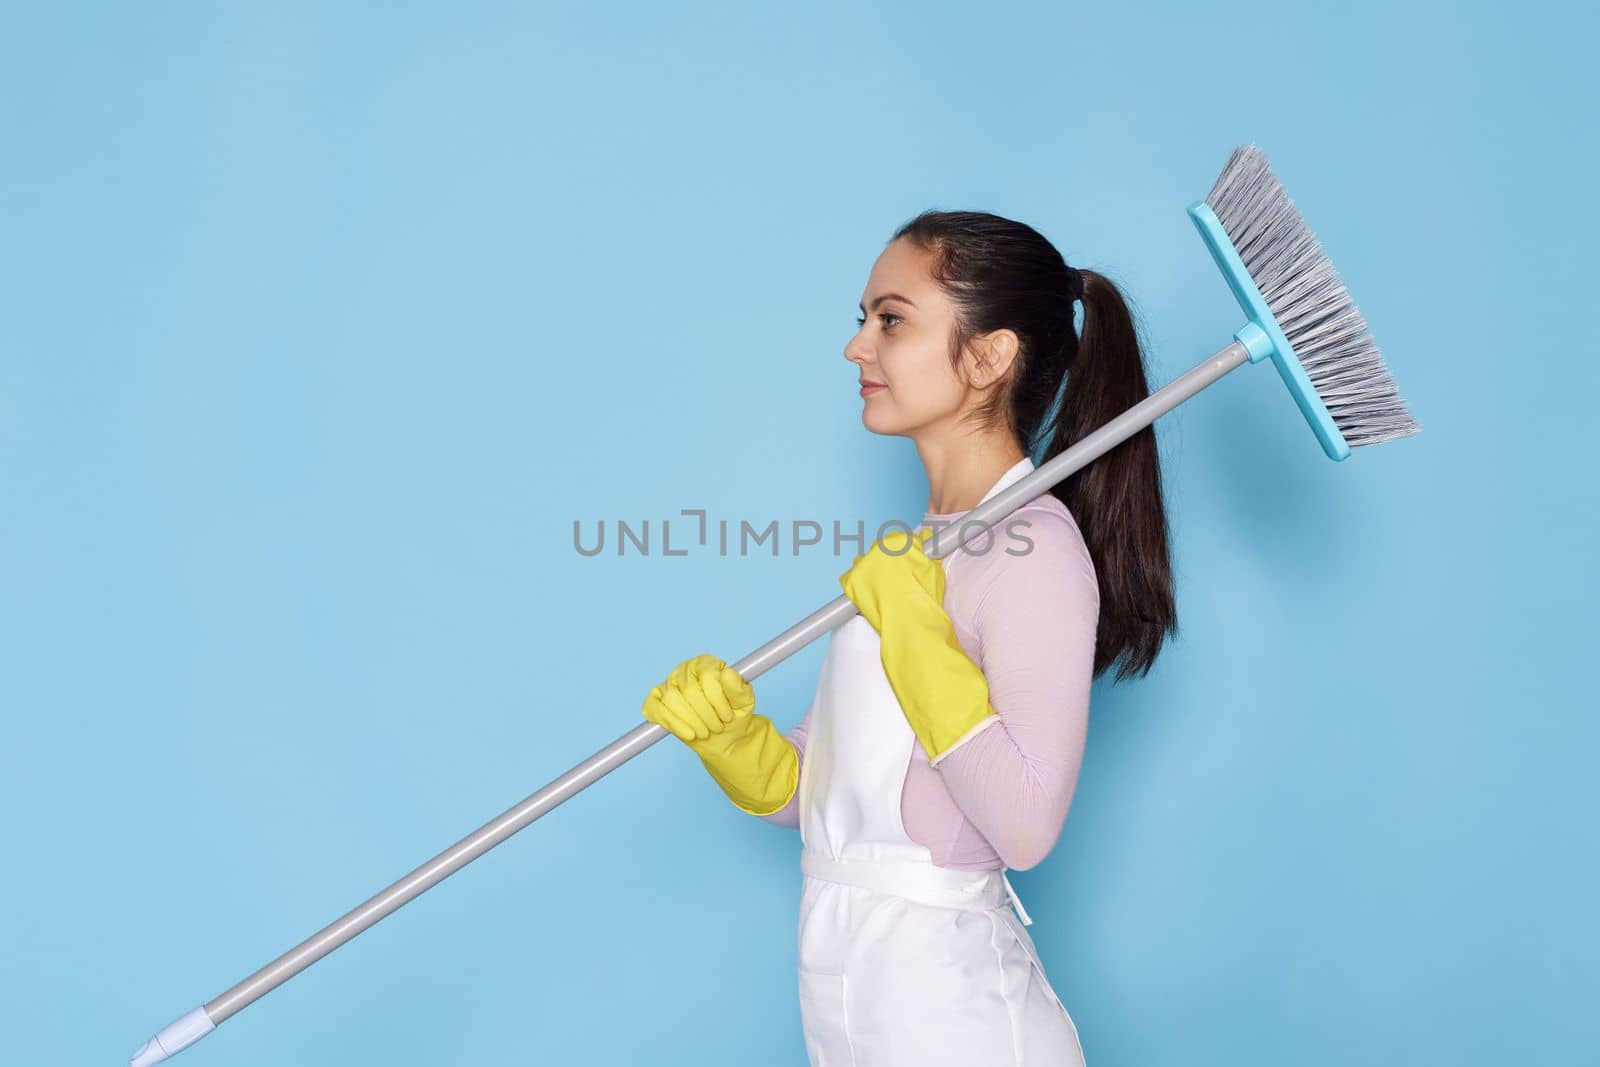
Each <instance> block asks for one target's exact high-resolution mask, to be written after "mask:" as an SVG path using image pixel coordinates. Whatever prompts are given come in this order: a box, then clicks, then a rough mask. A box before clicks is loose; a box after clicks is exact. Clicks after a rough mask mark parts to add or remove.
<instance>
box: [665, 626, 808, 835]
mask: <svg viewBox="0 0 1600 1067" xmlns="http://www.w3.org/2000/svg"><path fill="white" fill-rule="evenodd" d="M755 706H756V693H755V690H754V689H752V688H750V683H749V682H746V681H745V680H744V679H743V678H741V677H739V672H738V671H736V670H734V669H733V668H732V667H730V666H728V665H727V664H726V663H724V662H723V661H722V660H720V659H718V658H717V657H715V656H713V655H709V654H706V653H702V654H701V655H698V656H695V657H693V658H691V659H686V660H684V661H683V662H682V663H680V664H678V665H677V666H676V667H674V668H673V670H672V673H671V674H670V675H668V676H667V680H666V681H665V682H662V683H661V684H660V685H658V686H655V687H654V688H652V689H651V690H650V694H649V695H648V696H646V697H645V699H644V717H645V718H646V719H649V720H650V721H651V722H653V723H657V724H659V725H661V726H664V727H666V728H667V729H668V730H671V731H672V733H673V734H674V735H675V736H676V737H677V738H678V740H680V741H682V742H683V743H684V744H686V745H688V746H689V748H690V749H692V750H693V751H694V753H695V754H696V755H697V756H699V757H700V762H701V763H703V764H705V768H706V771H707V772H708V773H709V774H710V775H711V777H712V778H713V779H715V780H716V783H717V784H718V785H720V786H721V787H722V791H723V792H724V793H726V794H728V799H729V800H731V801H733V803H734V805H735V806H737V807H738V808H739V810H741V811H745V812H749V813H750V814H751V815H771V814H772V813H773V812H776V811H782V810H783V807H784V805H786V804H788V803H789V800H790V798H791V797H793V796H794V792H795V789H796V788H797V787H798V786H799V784H800V757H799V755H797V754H796V753H795V750H794V745H792V744H790V742H789V739H788V738H787V737H785V736H783V734H781V733H779V732H778V728H777V727H776V726H774V725H773V724H772V720H771V719H769V718H767V717H766V716H765V715H758V714H756V713H755Z"/></svg>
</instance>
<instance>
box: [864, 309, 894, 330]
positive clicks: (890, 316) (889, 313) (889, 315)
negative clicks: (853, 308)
mask: <svg viewBox="0 0 1600 1067" xmlns="http://www.w3.org/2000/svg"><path fill="white" fill-rule="evenodd" d="M878 318H880V319H886V320H887V319H895V320H898V319H899V318H900V316H899V315H896V314H895V313H894V312H892V311H885V312H884V313H883V314H882V315H879V316H878ZM866 324H867V320H866V319H865V318H862V317H860V316H857V317H856V325H857V326H865V325H866ZM883 328H884V329H885V330H887V329H890V328H891V327H890V325H889V323H888V322H885V323H884V324H883Z"/></svg>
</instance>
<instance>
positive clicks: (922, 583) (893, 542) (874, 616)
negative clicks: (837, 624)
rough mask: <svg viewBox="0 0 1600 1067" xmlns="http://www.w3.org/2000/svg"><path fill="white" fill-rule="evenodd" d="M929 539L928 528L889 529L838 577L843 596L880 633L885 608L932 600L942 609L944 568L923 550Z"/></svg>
mask: <svg viewBox="0 0 1600 1067" xmlns="http://www.w3.org/2000/svg"><path fill="white" fill-rule="evenodd" d="M932 536H933V531H932V530H931V529H929V528H927V527H923V528H922V529H920V530H918V531H917V532H916V533H915V534H914V535H913V534H908V533H907V532H906V531H904V530H890V531H889V532H888V533H886V534H884V535H883V536H882V537H880V538H879V539H878V540H877V541H874V542H873V544H872V547H871V548H869V549H868V550H867V551H866V552H864V553H862V554H861V555H859V556H857V557H855V561H854V562H853V563H851V565H850V569H849V570H848V571H846V572H845V573H843V574H841V575H840V576H839V584H840V585H841V586H842V587H843V588H844V592H845V595H846V596H848V597H849V598H850V600H851V602H852V603H854V604H855V606H856V609H857V610H858V611H860V612H861V614H862V615H864V616H866V619H867V621H868V622H870V623H871V624H872V628H873V629H874V630H877V631H878V632H879V633H882V632H883V626H882V622H883V613H884V607H885V605H891V606H892V605H894V604H897V603H903V602H905V601H907V600H912V599H923V598H927V597H932V598H933V603H934V604H935V605H938V606H939V607H940V608H941V609H942V608H943V606H944V565H943V564H942V563H940V562H939V561H938V560H936V559H934V558H933V557H931V556H929V555H928V554H927V553H926V552H924V551H923V550H922V547H923V545H925V544H926V543H927V541H928V538H930V537H932Z"/></svg>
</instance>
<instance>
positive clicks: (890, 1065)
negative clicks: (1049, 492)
mask: <svg viewBox="0 0 1600 1067" xmlns="http://www.w3.org/2000/svg"><path fill="white" fill-rule="evenodd" d="M1029 469H1032V465H1031V464H1029ZM1008 473H1009V472H1008ZM1025 473H1027V471H1021V472H1019V473H1017V474H1016V477H1020V476H1021V475H1022V474H1025ZM1011 480H1013V481H1014V480H1015V478H1012V479H1011ZM998 488H999V486H997V487H996V490H991V495H992V494H993V492H994V491H997V490H998ZM961 555H962V553H960V552H956V553H954V554H952V555H947V556H945V557H943V559H942V560H941V562H942V563H944V564H945V566H946V570H947V572H948V569H949V564H950V561H951V560H952V559H955V558H960V557H961ZM990 729H994V727H990ZM917 743H918V742H917V739H916V735H915V734H914V733H912V731H911V725H910V723H908V722H907V721H906V717H905V713H904V712H903V711H901V709H900V704H899V702H898V700H897V699H896V698H895V695H894V690H893V689H891V688H890V686H889V679H888V677H887V676H886V675H885V674H884V671H883V663H882V660H881V659H879V653H878V633H877V631H876V630H874V629H873V628H872V624H871V623H869V622H868V621H867V620H866V618H865V617H864V616H861V615H857V616H855V617H854V618H852V619H851V620H850V621H849V622H847V623H845V624H843V625H842V626H839V627H838V628H837V629H835V630H834V631H833V633H832V634H831V635H830V637H829V643H828V651H827V654H826V656H825V657H824V659H823V663H822V671H821V676H820V679H819V681H818V684H817V694H816V698H815V703H814V704H813V705H812V709H811V727H810V731H809V732H808V734H807V736H806V751H805V758H804V759H803V760H801V762H800V782H799V787H798V788H799V798H800V799H799V810H800V840H801V842H802V844H803V849H802V851H801V854H800V865H801V871H802V872H803V874H804V881H803V885H802V889H801V897H800V953H799V962H800V967H799V986H800V1016H801V1021H802V1024H803V1026H804V1030H805V1041H806V1053H807V1055H808V1056H809V1057H810V1060H811V1063H812V1064H813V1067H913V1065H915V1067H944V1065H950V1067H955V1065H960V1067H975V1065H981V1067H999V1065H1016V1067H1045V1065H1049V1067H1062V1065H1066V1067H1075V1065H1081V1064H1082V1063H1083V1050H1082V1048H1081V1047H1080V1045H1079V1043H1078V1032H1077V1027H1076V1026H1074V1025H1073V1022H1072V1019H1071V1017H1070V1016H1069V1015H1068V1014H1067V1010H1066V1008H1065V1007H1064V1006H1063V1005H1062V1004H1061V1002H1060V1000H1059V999H1058V998H1057V997H1056V994H1055V991H1054V990H1053V989H1051V988H1050V984H1049V982H1048V981H1047V980H1046V978H1045V974H1044V965H1043V964H1042V963H1040V961H1039V955H1038V952H1037V950H1036V949H1035V948H1034V944H1033V939H1032V938H1031V937H1030V936H1029V935H1028V932H1027V931H1026V930H1024V929H1023V924H1024V923H1028V922H1031V921H1032V920H1030V919H1029V918H1028V917H1027V913H1026V912H1025V911H1023V910H1022V902H1021V901H1020V900H1017V898H1016V894H1015V892H1014V891H1013V890H1012V888H1011V883H1010V880H1009V879H1007V878H1006V877H1005V872H1004V871H1003V870H990V871H959V870H954V869H951V868H947V867H940V866H937V865H935V864H934V863H933V858H932V854H931V853H930V852H929V851H928V849H927V848H925V847H924V846H922V845H920V844H918V843H917V842H915V841H913V840H912V839H911V838H910V837H909V836H907V834H906V831H905V826H904V824H903V823H902V821H901V818H900V794H901V790H902V788H903V786H904V784H905V778H906V767H907V765H908V762H909V761H910V759H911V758H912V748H913V746H914V745H916V744H917ZM1008 898H1009V901H1011V902H1015V904H1016V908H1017V914H1016V915H1013V914H1012V911H1011V908H1010V906H1009V903H1008ZM1018 918H1020V919H1021V920H1022V921H1021V922H1020V923H1019V922H1018Z"/></svg>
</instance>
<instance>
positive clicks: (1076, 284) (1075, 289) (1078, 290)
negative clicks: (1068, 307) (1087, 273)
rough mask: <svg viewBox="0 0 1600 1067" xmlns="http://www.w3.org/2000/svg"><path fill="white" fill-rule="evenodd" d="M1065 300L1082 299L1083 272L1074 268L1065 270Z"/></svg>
mask: <svg viewBox="0 0 1600 1067" xmlns="http://www.w3.org/2000/svg"><path fill="white" fill-rule="evenodd" d="M1067 299H1068V300H1069V301H1070V300H1082V299H1083V271H1081V270H1079V269H1078V268H1076V267H1068V268H1067Z"/></svg>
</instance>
